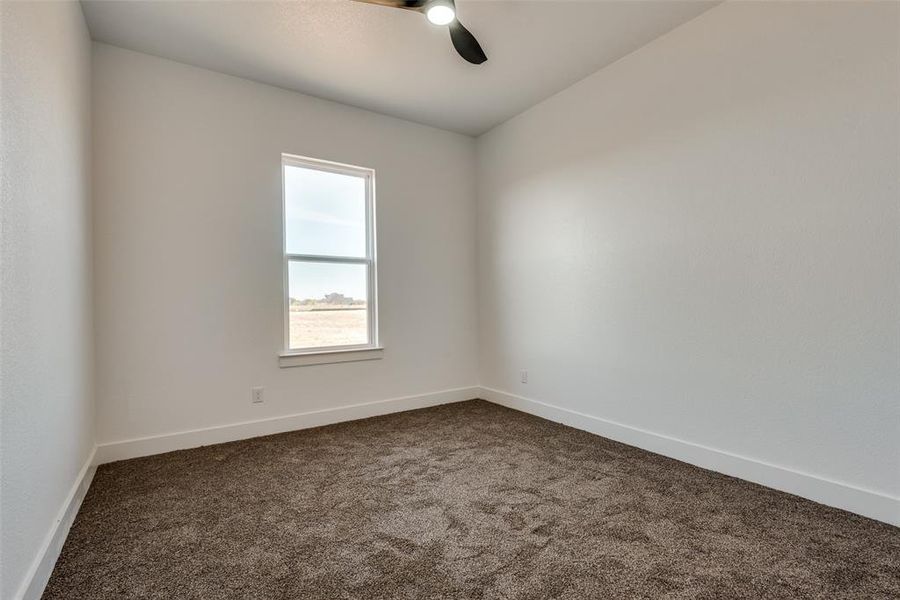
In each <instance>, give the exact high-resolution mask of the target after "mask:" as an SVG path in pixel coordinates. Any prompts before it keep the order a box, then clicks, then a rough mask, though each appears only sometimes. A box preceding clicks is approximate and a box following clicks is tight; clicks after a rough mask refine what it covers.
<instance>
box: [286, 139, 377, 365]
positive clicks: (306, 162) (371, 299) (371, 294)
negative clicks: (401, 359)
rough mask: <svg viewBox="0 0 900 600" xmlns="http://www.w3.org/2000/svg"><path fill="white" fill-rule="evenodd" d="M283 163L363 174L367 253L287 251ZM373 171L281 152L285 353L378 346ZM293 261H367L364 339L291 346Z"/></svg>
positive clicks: (346, 173) (355, 174) (343, 172)
mask: <svg viewBox="0 0 900 600" xmlns="http://www.w3.org/2000/svg"><path fill="white" fill-rule="evenodd" d="M285 166H293V167H300V168H304V169H314V170H320V171H328V172H332V173H339V174H343V175H350V176H354V177H362V178H363V179H365V182H366V186H365V189H366V256H364V257H352V256H328V255H323V254H292V253H288V251H287V211H286V207H285V190H284V168H285ZM374 175H375V172H374V171H373V170H372V169H365V168H362V167H354V166H351V165H343V164H340V163H333V162H328V161H321V160H316V159H311V158H305V157H300V156H292V155H286V154H284V155H282V158H281V178H282V182H281V202H282V206H281V222H282V256H283V258H284V260H283V275H284V282H283V285H284V303H283V319H284V341H283V344H282V345H283V348H284V351H285V352H286V353H288V354H304V353H319V352H331V351H336V350H363V349H368V348H377V347H378V309H377V305H378V293H377V280H378V279H377V275H376V264H375V263H376V261H375V182H374ZM292 262H312V263H331V264H363V265H366V325H367V328H368V331H367V340H368V341H367V343H365V344H344V345H340V346H303V347H297V348H294V347H291V324H290V318H291V315H290V304H291V300H290V280H289V270H290V264H291V263H292Z"/></svg>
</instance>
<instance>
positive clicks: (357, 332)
mask: <svg viewBox="0 0 900 600" xmlns="http://www.w3.org/2000/svg"><path fill="white" fill-rule="evenodd" d="M366 280H367V278H366V265H360V264H341V263H314V262H300V261H291V262H290V264H289V265H288V290H289V296H290V299H289V302H290V306H289V310H288V315H289V320H290V344H291V348H292V349H297V348H320V347H324V346H348V345H351V344H366V343H368V341H369V327H368V311H367V310H366V308H367V306H366V299H367V298H368V294H367V293H366V286H367V281H366Z"/></svg>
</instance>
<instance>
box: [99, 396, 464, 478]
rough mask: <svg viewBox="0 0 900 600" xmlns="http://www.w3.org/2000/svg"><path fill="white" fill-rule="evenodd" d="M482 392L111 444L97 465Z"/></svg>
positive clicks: (397, 401) (370, 404)
mask: <svg viewBox="0 0 900 600" xmlns="http://www.w3.org/2000/svg"><path fill="white" fill-rule="evenodd" d="M480 392H481V388H479V387H463V388H454V389H450V390H441V391H438V392H431V393H427V394H419V395H415V396H404V397H401V398H390V399H388V400H378V401H375V402H365V403H362V404H352V405H350V406H341V407H338V408H327V409H323V410H315V411H310V412H304V413H296V414H292V415H285V416H282V417H272V418H268V419H259V420H255V421H244V422H241V423H234V424H231V425H220V426H217V427H207V428H204V429H193V430H189V431H179V432H176V433H169V434H163V435H156V436H150V437H143V438H136V439H130V440H122V441H118V442H109V443H104V444H99V445H98V446H97V464H103V463H108V462H113V461H117V460H126V459H129V458H138V457H140V456H150V455H153V454H161V453H163V452H171V451H173V450H184V449H186V448H196V447H198V446H208V445H210V444H221V443H223V442H233V441H236V440H244V439H248V438H253V437H259V436H262V435H272V434H274V433H284V432H286V431H295V430H297V429H308V428H310V427H320V426H322V425H331V424H333V423H341V422H344V421H354V420H356V419H365V418H367V417H375V416H378V415H386V414H389V413H395V412H401V411H404V410H413V409H416V408H426V407H428V406H436V405H438V404H447V403H450V402H460V401H462V400H471V399H473V398H477V397H478V394H479V393H480Z"/></svg>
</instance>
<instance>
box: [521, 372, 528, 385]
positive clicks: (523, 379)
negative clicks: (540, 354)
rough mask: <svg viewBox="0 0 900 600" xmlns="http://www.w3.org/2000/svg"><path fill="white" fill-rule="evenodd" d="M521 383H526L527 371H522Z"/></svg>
mask: <svg viewBox="0 0 900 600" xmlns="http://www.w3.org/2000/svg"><path fill="white" fill-rule="evenodd" d="M522 383H528V371H522Z"/></svg>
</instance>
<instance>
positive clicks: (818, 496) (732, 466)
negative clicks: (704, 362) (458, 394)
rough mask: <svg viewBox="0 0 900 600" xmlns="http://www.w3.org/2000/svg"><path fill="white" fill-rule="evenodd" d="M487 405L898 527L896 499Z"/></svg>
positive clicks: (602, 425) (712, 452)
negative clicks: (578, 430)
mask: <svg viewBox="0 0 900 600" xmlns="http://www.w3.org/2000/svg"><path fill="white" fill-rule="evenodd" d="M481 397H482V398H484V399H485V400H488V401H489V402H493V403H495V404H500V405H502V406H506V407H507V408H512V409H515V410H519V411H522V412H526V413H529V414H532V415H535V416H538V417H542V418H544V419H547V420H550V421H554V422H557V423H562V424H564V425H568V426H570V427H574V428H576V429H581V430H583V431H588V432H590V433H593V434H596V435H599V436H602V437H605V438H609V439H611V440H615V441H617V442H622V443H624V444H628V445H629V446H636V447H638V448H643V449H644V450H649V451H650V452H655V453H657V454H662V455H663V456H668V457H669V458H674V459H676V460H680V461H683V462H686V463H690V464H692V465H696V466H698V467H702V468H704V469H709V470H711V471H717V472H719V473H724V474H725V475H730V476H732V477H737V478H739V479H745V480H747V481H752V482H753V483H758V484H760V485H764V486H766V487H770V488H774V489H776V490H779V491H782V492H787V493H789V494H794V495H795V496H800V497H803V498H807V499H809V500H813V501H814V502H818V503H820V504H825V505H828V506H833V507H836V508H841V509H843V510H847V511H850V512H853V513H857V514H860V515H863V516H865V517H869V518H871V519H876V520H878V521H883V522H885V523H890V524H892V525H898V526H900V498H896V497H893V496H888V495H886V494H882V493H879V492H875V491H872V490H866V489H862V488H859V487H856V486H853V485H850V484H847V483H841V482H839V481H833V480H830V479H826V478H823V477H819V476H816V475H810V474H809V473H802V472H800V471H795V470H793V469H789V468H786V467H781V466H778V465H773V464H771V463H767V462H763V461H760V460H756V459H752V458H748V457H745V456H739V455H736V454H732V453H730V452H725V451H723V450H717V449H715V448H709V447H707V446H702V445H700V444H694V443H692V442H687V441H684V440H680V439H677V438H673V437H669V436H666V435H661V434H658V433H653V432H652V431H646V430H644V429H639V428H637V427H631V426H629V425H623V424H621V423H616V422H613V421H608V420H606V419H601V418H599V417H594V416H592V415H588V414H584V413H580V412H577V411H574V410H569V409H567V408H562V407H560V406H554V405H553V404H547V403H546V402H540V401H538V400H532V399H530V398H525V397H522V396H517V395H515V394H510V393H508V392H503V391H501V390H496V389H493V388H487V387H482V388H481Z"/></svg>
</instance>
